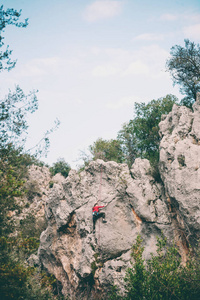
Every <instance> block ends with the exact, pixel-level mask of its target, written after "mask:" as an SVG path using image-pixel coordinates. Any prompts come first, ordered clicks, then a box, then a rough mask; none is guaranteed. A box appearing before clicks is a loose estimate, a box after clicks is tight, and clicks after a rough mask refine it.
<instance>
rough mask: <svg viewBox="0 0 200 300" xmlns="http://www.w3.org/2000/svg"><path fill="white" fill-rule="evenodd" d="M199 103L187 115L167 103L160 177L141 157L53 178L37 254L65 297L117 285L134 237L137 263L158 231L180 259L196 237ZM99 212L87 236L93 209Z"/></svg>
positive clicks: (79, 296) (199, 190)
mask: <svg viewBox="0 0 200 300" xmlns="http://www.w3.org/2000/svg"><path fill="white" fill-rule="evenodd" d="M199 127H200V103H199V102H197V103H195V105H194V112H192V111H191V110H189V109H187V108H185V107H178V106H177V105H174V107H173V110H172V112H171V113H170V114H169V115H167V116H164V117H163V119H162V121H161V123H160V134H161V136H162V140H161V144H160V173H161V178H162V182H160V183H158V182H156V181H155V179H154V178H153V177H152V175H151V174H152V170H151V166H150V163H149V161H148V160H146V159H136V160H135V162H134V164H133V166H132V168H131V170H129V169H128V166H127V165H126V164H117V163H115V162H104V161H102V160H97V161H93V162H91V163H90V164H89V166H88V167H87V168H86V169H85V170H84V171H82V172H81V173H78V172H76V171H75V170H71V171H70V173H69V176H68V178H66V179H65V178H63V177H62V176H58V175H57V177H56V176H55V177H54V178H53V179H52V180H53V181H54V184H53V187H52V188H51V189H50V190H49V195H48V197H47V198H48V199H47V202H46V208H45V214H46V219H47V222H48V226H47V229H46V230H45V231H44V232H43V233H42V234H41V237H40V247H39V251H38V256H39V259H40V262H41V264H42V266H43V267H44V268H46V269H47V270H48V271H49V272H50V273H52V274H54V275H55V277H56V279H57V281H58V285H60V286H61V289H62V293H63V294H64V295H66V296H69V298H70V299H88V297H89V299H92V298H94V299H95V293H98V290H106V287H108V286H109V285H110V284H116V285H119V286H120V287H122V286H123V277H124V275H125V270H126V268H127V267H128V266H130V253H131V246H132V245H133V243H134V242H135V240H136V237H137V235H138V234H140V235H141V236H142V238H143V241H144V247H145V252H144V258H145V259H148V258H149V257H150V253H152V252H153V253H155V251H156V236H159V235H161V232H163V233H164V235H165V236H166V237H167V238H168V241H169V242H172V241H173V240H174V239H175V241H176V243H177V245H178V247H179V249H180V254H181V256H182V258H183V260H185V259H186V255H187V251H188V243H189V242H190V243H191V244H192V245H194V244H195V241H196V239H197V238H198V237H199V233H200V207H199V206H200V205H199V204H200V130H199V129H200V128H199ZM97 202H98V204H99V205H105V206H106V207H104V208H103V209H102V211H103V212H105V215H106V221H107V223H102V219H101V218H100V219H99V220H97V222H96V228H95V229H96V230H95V232H93V221H92V207H93V206H94V204H95V203H97Z"/></svg>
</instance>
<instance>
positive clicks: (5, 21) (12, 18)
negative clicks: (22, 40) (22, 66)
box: [0, 5, 28, 72]
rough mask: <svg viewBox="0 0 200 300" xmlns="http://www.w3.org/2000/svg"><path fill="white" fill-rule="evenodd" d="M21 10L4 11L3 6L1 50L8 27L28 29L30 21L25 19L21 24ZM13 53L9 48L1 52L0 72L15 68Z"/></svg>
mask: <svg viewBox="0 0 200 300" xmlns="http://www.w3.org/2000/svg"><path fill="white" fill-rule="evenodd" d="M20 17H21V10H20V11H17V10H15V9H13V8H8V9H7V10H4V9H3V5H2V6H1V7H0V48H2V47H3V46H4V42H3V40H4V37H3V33H4V31H5V28H6V26H8V25H14V26H16V27H26V26H27V25H28V19H25V21H24V22H20V21H19V19H20ZM11 54H12V51H11V50H9V46H7V47H6V48H5V49H4V50H1V51H0V72H1V71H2V70H5V69H7V70H8V71H9V70H11V69H12V68H14V66H15V64H16V61H12V60H11V58H10V56H11Z"/></svg>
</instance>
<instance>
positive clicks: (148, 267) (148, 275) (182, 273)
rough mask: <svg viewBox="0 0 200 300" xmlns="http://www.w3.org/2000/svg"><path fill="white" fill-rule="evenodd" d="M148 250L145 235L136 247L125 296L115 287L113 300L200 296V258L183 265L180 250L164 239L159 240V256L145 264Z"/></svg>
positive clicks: (127, 277)
mask: <svg viewBox="0 0 200 300" xmlns="http://www.w3.org/2000/svg"><path fill="white" fill-rule="evenodd" d="M143 251H144V247H143V246H142V238H141V236H138V237H137V240H136V243H135V244H134V245H133V247H132V257H133V259H134V261H133V262H132V265H133V266H132V268H129V269H128V270H127V271H126V276H125V278H124V280H125V291H124V293H123V296H122V295H121V293H120V292H119V291H117V289H116V288H115V287H114V288H113V289H112V293H111V295H110V300H111V299H112V300H120V299H121V300H122V299H123V300H133V299H138V300H142V299H144V300H151V299H153V300H161V299H163V300H172V299H174V300H175V299H181V300H183V299H184V300H186V299H192V300H197V299H199V297H200V268H199V264H200V255H199V254H198V255H196V256H192V254H191V256H190V257H189V258H188V261H187V263H186V265H183V264H182V263H181V257H180V256H179V253H178V249H177V248H176V247H175V246H170V247H169V246H167V240H166V239H165V238H164V237H161V238H158V239H157V254H156V255H153V254H152V255H151V258H150V259H149V260H148V261H147V262H146V263H145V261H144V259H143V258H142V254H143Z"/></svg>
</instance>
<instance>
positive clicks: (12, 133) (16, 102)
mask: <svg viewBox="0 0 200 300" xmlns="http://www.w3.org/2000/svg"><path fill="white" fill-rule="evenodd" d="M37 108H38V100H37V98H36V94H35V92H31V93H30V94H28V95H25V94H24V92H23V91H22V89H21V88H20V87H19V86H17V87H16V88H15V91H14V92H13V93H11V92H9V94H8V95H7V96H6V97H5V99H3V100H0V128H1V129H0V146H1V147H5V145H7V144H10V143H12V144H14V145H15V146H16V147H19V146H21V145H23V144H24V142H25V140H26V134H27V129H28V123H27V117H28V113H33V112H35V111H36V110H37Z"/></svg>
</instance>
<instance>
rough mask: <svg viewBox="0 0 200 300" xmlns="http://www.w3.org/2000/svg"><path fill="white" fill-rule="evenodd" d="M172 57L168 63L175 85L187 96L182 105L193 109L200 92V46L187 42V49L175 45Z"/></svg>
mask: <svg viewBox="0 0 200 300" xmlns="http://www.w3.org/2000/svg"><path fill="white" fill-rule="evenodd" d="M170 54H171V57H170V58H169V59H168V60H167V62H166V67H167V71H168V72H170V74H171V76H172V80H173V83H174V85H175V84H178V85H179V86H180V92H181V93H182V94H183V95H186V96H185V97H184V98H183V99H182V104H183V105H186V106H189V107H191V105H192V103H193V102H194V101H196V97H197V92H199V91H200V46H199V44H195V43H194V42H191V41H189V40H188V39H186V40H185V47H182V46H180V45H175V46H173V47H172V48H171V51H170Z"/></svg>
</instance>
